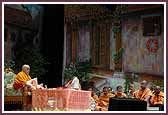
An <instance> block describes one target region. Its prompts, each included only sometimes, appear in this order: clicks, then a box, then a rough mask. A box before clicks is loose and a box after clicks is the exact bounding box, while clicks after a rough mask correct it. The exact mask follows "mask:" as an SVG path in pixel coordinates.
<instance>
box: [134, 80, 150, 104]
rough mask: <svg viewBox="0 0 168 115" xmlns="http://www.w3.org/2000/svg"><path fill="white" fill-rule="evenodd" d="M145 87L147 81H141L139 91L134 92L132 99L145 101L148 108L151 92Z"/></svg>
mask: <svg viewBox="0 0 168 115" xmlns="http://www.w3.org/2000/svg"><path fill="white" fill-rule="evenodd" d="M147 85H148V83H147V81H146V80H143V81H142V82H141V83H140V89H139V90H137V91H135V92H134V97H135V98H137V99H140V100H142V101H146V102H147V106H149V99H150V97H151V96H152V92H151V90H150V89H149V88H147Z"/></svg>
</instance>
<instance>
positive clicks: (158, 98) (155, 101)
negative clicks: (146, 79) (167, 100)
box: [150, 92, 164, 105]
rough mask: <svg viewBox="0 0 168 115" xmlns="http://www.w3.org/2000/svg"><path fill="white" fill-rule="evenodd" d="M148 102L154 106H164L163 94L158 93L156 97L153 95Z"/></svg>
mask: <svg viewBox="0 0 168 115" xmlns="http://www.w3.org/2000/svg"><path fill="white" fill-rule="evenodd" d="M150 102H151V104H152V105H156V104H164V93H163V92H160V93H159V94H158V95H156V94H153V95H152V97H151V99H150Z"/></svg>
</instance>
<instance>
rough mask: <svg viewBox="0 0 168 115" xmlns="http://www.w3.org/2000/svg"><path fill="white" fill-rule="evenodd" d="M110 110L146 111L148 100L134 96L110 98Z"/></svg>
mask: <svg viewBox="0 0 168 115" xmlns="http://www.w3.org/2000/svg"><path fill="white" fill-rule="evenodd" d="M108 110H109V111H146V110H147V102H146V101H141V100H137V99H132V98H110V100H109V108H108Z"/></svg>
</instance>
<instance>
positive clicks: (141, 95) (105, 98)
mask: <svg viewBox="0 0 168 115" xmlns="http://www.w3.org/2000/svg"><path fill="white" fill-rule="evenodd" d="M147 84H148V83H147V81H145V80H143V81H142V82H141V83H140V88H139V89H138V90H136V91H135V89H134V85H133V84H130V86H129V93H127V94H126V93H124V92H123V87H122V86H117V88H116V92H112V91H111V89H110V88H109V87H104V88H103V92H102V93H101V94H100V96H99V97H98V96H97V95H96V93H95V92H94V91H93V89H92V88H89V89H88V90H89V91H91V92H92V94H91V98H92V100H94V101H95V102H96V107H95V110H96V111H108V106H109V99H110V98H136V99H139V100H142V101H146V102H147V107H150V106H158V107H159V106H160V105H164V93H163V92H162V91H161V88H160V86H156V87H155V88H154V90H153V91H152V90H150V89H149V88H148V87H147Z"/></svg>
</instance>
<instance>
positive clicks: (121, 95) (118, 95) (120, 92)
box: [115, 86, 127, 98]
mask: <svg viewBox="0 0 168 115" xmlns="http://www.w3.org/2000/svg"><path fill="white" fill-rule="evenodd" d="M115 97H116V98H127V95H126V94H125V93H124V92H123V88H122V86H117V92H116V93H115Z"/></svg>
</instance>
